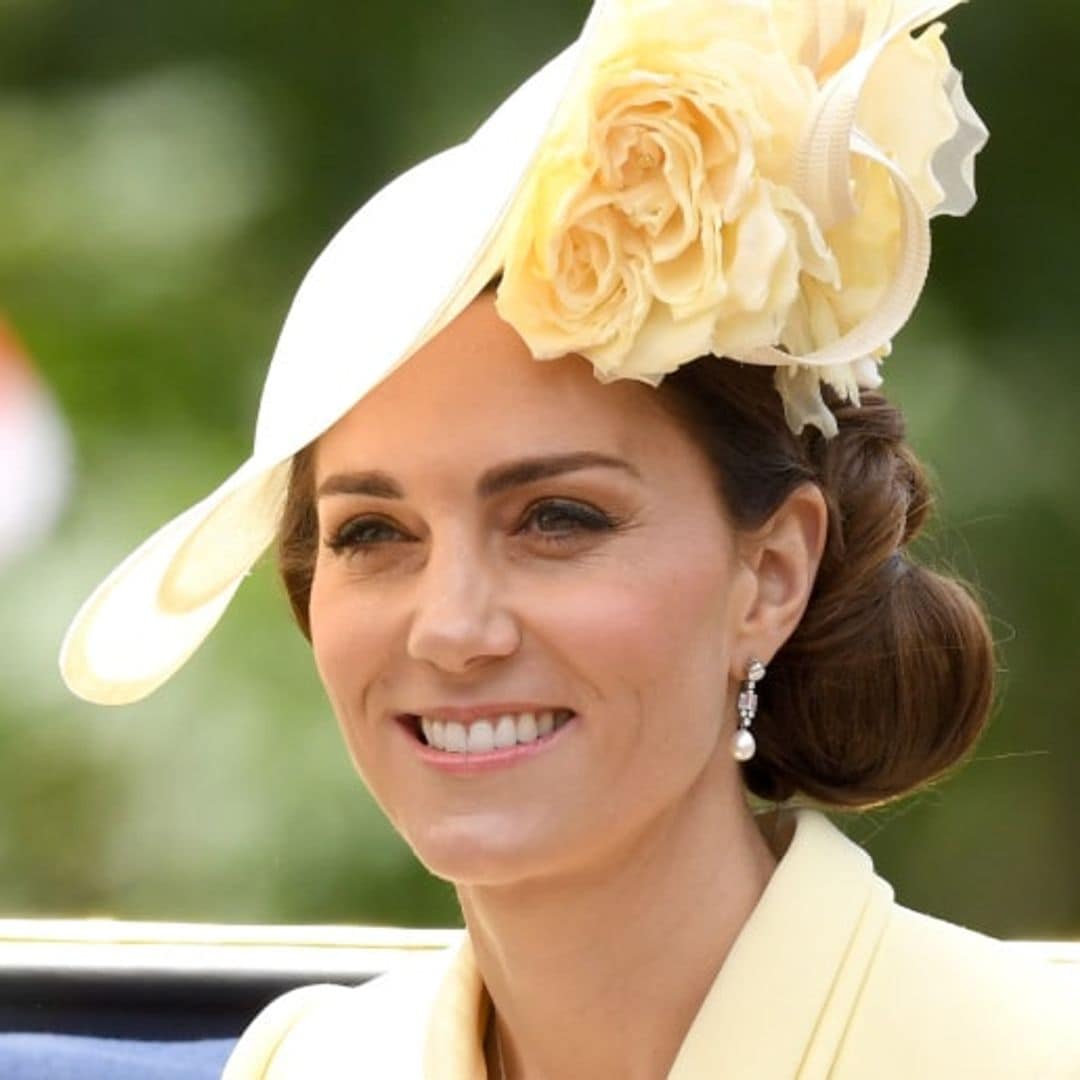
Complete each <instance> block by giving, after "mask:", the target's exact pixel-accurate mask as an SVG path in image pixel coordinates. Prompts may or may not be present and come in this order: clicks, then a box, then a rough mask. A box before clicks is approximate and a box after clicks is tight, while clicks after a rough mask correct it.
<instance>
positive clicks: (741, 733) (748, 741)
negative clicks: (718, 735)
mask: <svg viewBox="0 0 1080 1080" xmlns="http://www.w3.org/2000/svg"><path fill="white" fill-rule="evenodd" d="M731 750H732V753H733V754H734V755H735V760H736V761H749V760H750V759H751V758H752V757H753V756H754V754H755V753H756V751H757V742H756V741H755V740H754V736H753V735H752V734H751V733H750V732H749V731H748V730H747V729H746V728H739V730H738V731H736V732H735V738H734V739H732V740H731Z"/></svg>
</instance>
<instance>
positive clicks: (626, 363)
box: [498, 0, 977, 434]
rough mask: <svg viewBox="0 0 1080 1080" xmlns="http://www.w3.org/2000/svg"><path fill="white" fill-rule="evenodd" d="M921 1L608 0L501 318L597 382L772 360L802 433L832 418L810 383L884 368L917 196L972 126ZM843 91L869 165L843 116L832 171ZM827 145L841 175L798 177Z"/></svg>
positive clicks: (926, 204) (930, 189) (548, 155)
mask: <svg viewBox="0 0 1080 1080" xmlns="http://www.w3.org/2000/svg"><path fill="white" fill-rule="evenodd" d="M949 6H951V5H949V4H947V3H946V4H938V5H936V6H933V10H934V11H935V12H937V11H939V10H941V9H947V8H948V7H949ZM924 9H926V10H928V6H927V5H920V4H918V3H915V2H914V0H800V2H799V3H794V2H792V0H610V3H609V4H608V10H607V13H606V14H607V18H606V20H605V21H604V22H603V23H602V24H601V28H600V30H599V32H598V33H597V35H596V36H595V38H594V40H593V41H592V43H591V51H590V53H589V54H588V56H587V57H586V58H585V61H584V63H583V66H582V70H581V77H580V81H579V84H578V86H577V87H576V89H575V91H574V92H573V94H572V99H571V101H570V102H569V103H568V105H567V107H566V108H564V110H563V113H562V116H561V120H560V121H559V122H557V123H556V125H555V127H554V129H553V131H552V132H551V134H550V135H549V137H548V139H547V140H546V142H545V144H544V146H543V147H542V148H541V150H540V153H539V155H538V158H537V160H536V161H535V162H534V164H533V166H532V169H531V171H530V176H529V179H528V181H527V183H526V185H525V187H524V189H523V191H522V192H521V194H520V197H519V199H518V202H517V204H516V205H515V207H514V208H513V211H512V213H511V216H510V219H509V226H508V229H507V232H506V234H505V235H506V240H505V243H506V250H505V257H504V262H503V274H502V279H501V283H500V286H499V291H498V307H499V311H500V314H501V315H502V317H503V318H504V319H506V320H507V321H508V322H510V323H511V324H512V325H513V326H514V327H515V328H516V329H517V330H518V332H519V333H520V334H521V335H522V337H523V338H524V340H525V341H526V343H527V344H528V346H529V348H530V350H531V351H532V353H533V355H535V356H536V357H537V358H539V359H545V358H551V357H557V356H562V355H564V354H567V353H578V354H580V355H582V356H584V357H586V358H588V359H589V360H590V361H591V362H592V363H593V365H594V367H595V369H596V372H597V374H598V376H599V377H600V378H602V379H605V380H606V379H614V378H634V379H639V380H642V381H646V382H650V383H653V384H655V383H658V382H659V381H660V380H661V379H662V378H663V376H664V375H665V374H667V373H668V372H670V371H673V370H675V369H676V368H678V367H679V366H680V365H682V364H684V363H686V362H688V361H690V360H693V359H696V358H697V357H700V356H702V355H704V354H707V353H710V352H712V353H716V354H718V355H722V356H727V357H731V358H735V359H740V360H744V361H747V362H751V363H771V364H774V365H776V366H777V367H778V369H779V370H778V375H777V387H778V389H779V390H780V393H781V394H782V396H783V397H784V402H785V407H786V409H787V415H788V419H789V422H790V423H791V425H792V427H793V428H795V429H796V430H799V429H801V427H802V426H804V425H805V424H807V423H811V424H814V425H816V426H818V427H819V428H821V430H822V431H824V432H825V433H826V434H831V433H832V432H833V431H835V421H834V420H833V418H832V416H831V414H829V412H828V410H827V409H826V408H825V406H824V403H823V401H822V399H821V393H820V387H821V385H822V383H828V384H829V385H831V386H832V387H833V388H834V389H835V390H836V392H837V393H838V394H840V395H841V396H842V397H845V398H849V399H852V400H857V399H858V392H859V387H860V385H862V386H866V385H873V384H875V383H876V382H877V381H878V376H877V365H878V362H879V361H880V360H881V359H882V358H883V357H884V356H885V355H887V353H888V351H889V348H890V337H891V332H892V326H891V324H890V323H889V321H888V319H885V318H883V317H882V316H881V313H880V312H879V308H881V307H883V306H884V307H886V308H889V310H890V311H891V312H892V314H893V319H892V321H893V322H896V321H897V319H896V318H895V311H896V309H897V307H898V305H899V307H900V309H901V310H902V316H903V318H901V319H900V320H899V321H900V322H902V321H903V319H904V318H906V317H907V314H909V313H910V305H913V304H914V299H915V297H916V296H917V293H918V290H919V289H920V288H921V284H922V281H921V277H920V276H919V275H918V273H917V272H913V271H912V268H911V266H910V265H906V264H905V263H904V259H905V258H908V259H909V262H910V253H909V252H908V248H907V245H908V237H909V236H910V232H911V227H910V226H911V223H910V220H909V219H910V216H911V208H912V206H914V207H916V209H917V211H918V213H919V214H921V215H922V217H923V220H924V221H925V217H927V216H929V215H930V214H932V213H933V212H934V211H935V210H936V209H937V208H938V207H939V206H941V205H942V204H943V203H945V202H946V200H947V199H948V198H949V192H948V191H947V190H946V185H943V182H942V179H941V177H939V176H938V175H937V174H936V173H935V155H936V154H937V153H938V151H939V150H940V149H941V147H943V146H944V145H946V144H947V143H949V142H950V140H953V139H954V138H955V136H956V135H957V131H958V128H959V126H960V121H959V120H958V111H959V108H958V105H957V99H956V96H955V81H954V77H955V71H954V70H953V68H952V66H951V64H950V61H949V56H948V52H947V51H946V49H945V46H944V44H943V43H942V40H941V32H942V28H941V27H940V26H939V25H935V26H933V27H931V29H929V30H926V31H924V32H923V33H922V34H921V35H920V36H918V37H915V36H913V34H912V33H911V32H910V31H911V29H912V28H913V27H915V26H917V25H918V22H919V18H920V15H921V14H925V10H924ZM927 18H929V16H927ZM923 21H926V20H925V19H924V20H923ZM909 23H910V24H911V25H910V26H909ZM837 88H839V90H840V91H841V94H837V93H836V91H837ZM843 93H846V94H848V95H849V96H850V97H852V98H853V100H854V104H855V105H856V106H857V108H853V109H851V110H849V112H850V113H852V114H853V116H854V119H855V121H856V123H857V125H858V137H859V138H861V139H864V140H867V141H868V142H869V143H870V144H872V146H873V147H874V154H875V155H877V156H878V159H877V160H874V159H873V158H872V157H866V156H863V157H856V156H854V155H853V153H852V150H853V149H854V148H855V132H854V129H853V128H852V125H851V120H850V117H849V118H848V120H847V129H845V130H846V131H847V132H848V133H844V131H842V132H841V134H842V135H843V138H844V143H843V145H842V147H841V150H842V161H841V164H842V169H841V170H840V173H839V175H832V174H833V173H836V154H835V148H833V147H830V146H826V147H824V148H823V149H822V148H819V147H818V146H817V144H816V143H815V142H814V140H815V139H818V138H827V137H829V136H830V135H834V134H835V132H836V130H837V124H838V123H843V117H844V115H845V114H844V113H843V108H842V106H843V99H842V94H843ZM969 108H970V107H969ZM830 109H832V110H833V111H834V112H836V113H837V114H838V115H839V117H840V119H839V120H836V118H835V117H833V116H832V115H831V114H830V112H829V110H830ZM823 115H824V116H825V117H826V118H827V119H828V120H829V121H830V123H829V124H822V125H820V128H821V131H823V132H824V134H823V135H822V134H821V131H819V130H818V129H817V128H815V121H817V120H820V119H821V117H822V116H823ZM972 115H974V114H973V113H972ZM976 119H977V118H976ZM830 125H831V126H830ZM819 150H821V153H822V155H825V156H826V157H827V154H828V153H830V152H831V153H832V157H831V158H830V159H829V160H830V161H831V163H832V164H831V165H830V169H831V172H830V175H829V176H828V177H822V176H818V175H811V176H810V181H811V182H809V183H808V182H807V174H806V171H805V166H806V162H807V161H809V162H810V163H811V165H810V169H811V172H812V170H813V169H814V168H816V167H817V165H816V162H817V160H818V156H819V155H818V151H819ZM970 156H971V155H968V158H969V159H970ZM883 162H884V163H883ZM969 166H970V160H967V161H966V163H965V168H966V169H967V172H970V168H969ZM800 170H802V171H800ZM898 177H899V178H900V180H901V181H902V182H903V183H904V184H906V185H908V186H909V188H910V190H911V191H913V192H914V199H912V198H911V197H910V195H909V196H908V197H907V199H906V201H903V200H902V199H901V197H900V195H901V194H904V193H900V192H898V189H897V186H896V185H897V183H898ZM824 180H830V181H831V182H832V186H831V188H830V187H829V186H828V185H826V184H824V183H823V181H824ZM949 183H950V185H951V186H952V187H954V188H955V187H956V186H957V184H958V183H960V181H959V180H957V179H955V178H951V179H950V180H949ZM960 201H962V200H960ZM905 213H906V214H907V215H908V217H907V218H905V216H904V215H905ZM905 227H906V231H905ZM927 257H928V251H927ZM917 270H918V267H917V266H916V271H917ZM923 270H925V267H923ZM905 276H906V278H912V279H913V281H912V282H911V283H909V284H908V292H907V294H905V295H903V296H900V297H896V296H893V295H891V293H890V289H892V286H893V282H894V280H895V279H904V278H905ZM915 279H917V280H915ZM893 291H895V290H893ZM890 303H891V307H890ZM904 304H908V305H909V307H908V308H904V307H903V305H904ZM875 319H877V321H878V322H880V323H881V328H880V329H881V332H880V333H877V332H876V331H877V330H878V329H879V328H878V326H877V323H875V321H874V320H875ZM868 327H869V328H870V329H871V330H874V331H875V333H872V334H870V339H871V340H869V343H868V342H867V341H865V340H864V339H865V338H866V337H867V335H866V333H865V331H866V330H867V328H868ZM853 331H863V333H862V335H861V336H859V334H858V333H856V334H854V336H853V334H852V332H853ZM853 342H858V343H859V348H858V349H855V351H854V352H853V348H854V346H853V344H852V343H853Z"/></svg>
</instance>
